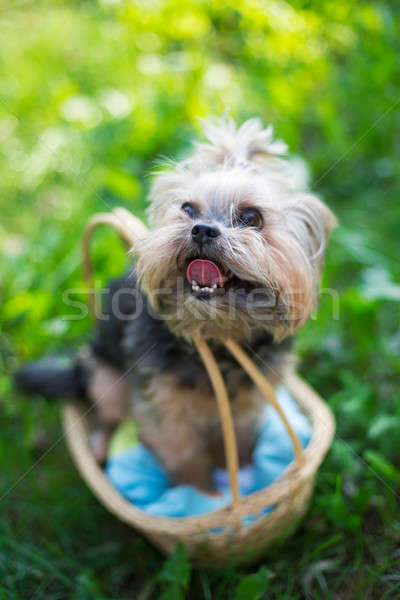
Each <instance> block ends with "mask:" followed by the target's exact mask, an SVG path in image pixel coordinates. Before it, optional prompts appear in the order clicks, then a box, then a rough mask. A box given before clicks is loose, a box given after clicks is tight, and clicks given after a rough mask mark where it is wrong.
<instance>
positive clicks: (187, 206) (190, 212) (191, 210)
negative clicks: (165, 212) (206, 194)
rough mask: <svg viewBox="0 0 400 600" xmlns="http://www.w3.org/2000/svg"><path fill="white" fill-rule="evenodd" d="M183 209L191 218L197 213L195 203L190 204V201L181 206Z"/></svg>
mask: <svg viewBox="0 0 400 600" xmlns="http://www.w3.org/2000/svg"><path fill="white" fill-rule="evenodd" d="M181 208H182V210H183V212H184V213H186V214H187V216H188V217H190V218H191V219H194V218H195V217H196V215H197V212H196V209H195V207H194V206H193V204H190V202H184V203H183V204H182V206H181Z"/></svg>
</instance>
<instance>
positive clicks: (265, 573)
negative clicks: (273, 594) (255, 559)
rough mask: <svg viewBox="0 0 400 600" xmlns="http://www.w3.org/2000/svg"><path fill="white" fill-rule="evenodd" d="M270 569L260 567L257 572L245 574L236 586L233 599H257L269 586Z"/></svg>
mask: <svg viewBox="0 0 400 600" xmlns="http://www.w3.org/2000/svg"><path fill="white" fill-rule="evenodd" d="M272 576H273V573H272V571H270V570H269V569H267V568H266V567H261V569H260V570H259V571H258V572H257V573H253V574H252V575H246V576H245V577H243V579H242V580H241V582H240V583H239V585H238V586H237V588H236V592H235V596H234V600H259V599H260V598H262V596H263V594H264V592H265V591H266V589H267V588H268V586H269V579H270V578H271V577H272Z"/></svg>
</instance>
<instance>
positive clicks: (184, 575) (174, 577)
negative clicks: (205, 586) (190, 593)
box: [157, 544, 192, 590]
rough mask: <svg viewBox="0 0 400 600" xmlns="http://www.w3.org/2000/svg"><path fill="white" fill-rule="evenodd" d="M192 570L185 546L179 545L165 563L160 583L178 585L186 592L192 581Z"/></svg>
mask: <svg viewBox="0 0 400 600" xmlns="http://www.w3.org/2000/svg"><path fill="white" fill-rule="evenodd" d="M191 569H192V567H191V564H190V559H189V556H188V554H187V552H186V549H185V547H184V546H183V544H179V545H178V546H177V548H176V550H175V552H174V553H173V554H171V556H170V557H169V558H167V560H166V561H165V563H164V566H163V568H162V570H161V571H160V573H159V574H158V577H157V578H158V580H159V581H160V582H165V583H170V584H174V585H175V584H176V585H178V586H181V587H182V588H183V589H184V590H186V589H187V588H188V585H189V581H190V575H191Z"/></svg>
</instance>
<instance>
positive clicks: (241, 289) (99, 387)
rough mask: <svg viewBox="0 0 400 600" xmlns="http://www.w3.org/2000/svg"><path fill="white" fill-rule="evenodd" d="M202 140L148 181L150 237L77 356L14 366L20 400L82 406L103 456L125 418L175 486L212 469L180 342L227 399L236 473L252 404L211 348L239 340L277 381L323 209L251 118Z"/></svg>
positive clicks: (299, 315) (213, 451) (211, 446)
mask: <svg viewBox="0 0 400 600" xmlns="http://www.w3.org/2000/svg"><path fill="white" fill-rule="evenodd" d="M205 135H206V138H207V140H208V142H207V143H202V144H196V145H195V146H194V148H193V151H192V152H191V154H190V155H189V157H188V158H186V159H185V160H183V161H182V162H178V163H169V164H167V165H165V168H164V169H162V170H160V172H159V173H158V174H156V176H155V180H154V183H153V186H152V189H151V194H150V199H151V206H150V211H149V216H150V224H151V230H150V231H149V233H148V235H146V236H145V237H144V238H143V239H140V240H138V243H137V246H136V248H135V249H134V250H135V251H137V252H138V255H139V260H138V263H137V266H136V270H133V271H132V272H130V273H128V274H127V275H125V276H124V277H122V278H121V279H119V280H117V281H113V282H112V283H111V284H110V287H109V289H108V290H107V294H106V300H105V307H104V311H103V314H102V315H101V317H100V318H99V320H98V323H97V327H96V331H95V336H94V340H93V342H92V344H91V346H90V351H89V353H88V355H87V356H85V357H80V358H79V359H77V360H76V362H75V363H74V364H73V365H72V366H71V367H70V368H68V369H62V368H59V367H57V366H56V365H54V364H53V363H48V362H39V363H33V364H31V365H26V366H25V367H23V368H22V369H21V370H20V371H19V372H18V373H17V382H18V383H19V385H20V386H21V387H23V388H24V389H26V390H29V391H31V392H40V393H43V394H47V395H69V396H73V397H76V398H87V399H89V400H90V401H91V402H92V403H93V404H94V405H95V406H96V409H97V421H98V429H97V431H96V432H95V434H94V435H93V436H92V443H93V448H94V450H95V452H96V455H97V457H98V458H99V460H104V458H105V454H106V448H107V442H108V439H109V435H110V434H111V432H112V430H113V429H114V428H115V426H116V425H117V424H118V423H119V422H120V421H121V419H123V418H124V417H126V416H127V415H128V414H130V415H132V414H133V416H134V417H135V419H136V421H137V422H138V424H139V427H140V437H141V440H142V441H143V442H144V443H145V444H146V445H147V446H148V447H150V448H151V449H152V450H153V451H154V453H155V454H156V455H157V456H158V458H159V460H160V461H161V462H162V464H163V465H164V466H165V468H166V469H167V471H168V472H169V474H170V476H171V478H172V480H173V481H174V482H175V483H187V484H193V485H195V486H197V487H199V488H201V489H204V490H211V487H212V484H211V481H212V479H211V471H212V468H213V466H221V465H223V464H224V456H223V442H222V432H221V427H220V422H219V416H218V411H217V407H216V403H215V399H214V395H213V392H212V389H211V385H210V382H209V379H208V376H207V373H206V371H205V368H204V366H203V364H202V362H201V359H200V358H199V356H198V354H197V351H196V349H195V348H194V346H193V345H192V343H191V341H190V338H191V336H192V335H193V334H196V333H199V334H201V335H203V336H204V337H205V338H206V339H208V340H209V343H210V345H211V348H212V350H213V352H214V354H215V357H216V359H217V361H218V363H219V366H220V368H221V370H222V374H223V376H224V379H225V381H226V384H227V388H228V393H229V397H230V401H231V406H232V412H233V417H234V423H235V428H236V434H237V439H238V446H239V458H240V463H241V465H245V464H247V463H249V462H250V460H251V453H252V449H253V446H254V442H255V439H256V435H257V430H258V423H259V417H260V413H261V411H262V409H263V406H264V402H265V401H264V399H263V397H262V396H261V395H260V393H259V392H258V390H257V389H256V387H255V386H254V384H253V382H252V381H251V380H250V379H249V378H248V376H247V375H246V373H245V372H244V371H243V370H242V369H241V368H240V367H239V366H238V364H237V363H236V362H235V360H234V359H233V357H232V356H231V355H230V354H229V353H228V351H227V350H226V349H225V347H224V346H223V344H222V343H221V340H222V339H224V338H228V337H229V338H233V339H235V340H236V341H238V342H239V343H241V344H243V345H244V347H245V348H246V350H247V351H248V352H250V354H251V356H252V358H253V359H254V360H255V362H256V364H257V366H258V367H259V368H261V369H262V370H263V372H264V373H265V375H266V377H267V378H268V380H269V381H270V382H271V383H272V384H273V385H274V386H276V385H278V384H279V383H280V381H281V380H282V377H283V376H284V372H285V369H286V368H288V367H289V365H290V364H291V362H292V358H291V354H290V346H291V339H292V335H293V333H294V332H295V331H296V330H297V329H298V328H299V327H300V326H301V325H303V324H304V323H305V322H306V320H307V319H308V317H309V315H310V312H311V310H312V308H313V306H314V305H315V301H316V296H317V292H318V281H319V277H320V272H321V267H322V264H323V258H324V251H325V247H326V243H327V240H328V236H329V233H330V231H331V229H332V227H333V226H334V225H335V218H334V216H333V214H332V212H331V211H330V210H329V209H328V208H327V207H326V206H325V205H324V204H323V203H322V202H321V201H320V200H319V199H318V198H317V197H316V196H314V195H313V194H311V193H308V192H305V191H301V190H299V189H297V188H296V183H295V181H293V174H292V173H291V168H290V164H289V163H288V162H286V161H285V160H283V159H282V158H281V157H280V155H282V154H284V152H285V150H286V147H285V145H284V144H283V142H281V141H279V140H273V131H272V127H268V128H267V129H263V128H262V126H261V123H260V122H259V121H258V120H257V119H254V120H250V121H247V122H246V123H244V124H243V125H242V126H241V127H240V128H237V127H236V126H235V124H234V122H233V121H232V120H231V119H228V118H223V119H221V120H220V121H218V122H216V123H215V122H214V123H208V124H206V126H205Z"/></svg>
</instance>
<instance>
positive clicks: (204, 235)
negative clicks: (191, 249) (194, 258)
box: [192, 223, 221, 243]
mask: <svg viewBox="0 0 400 600" xmlns="http://www.w3.org/2000/svg"><path fill="white" fill-rule="evenodd" d="M219 235H221V232H220V230H219V229H218V227H215V226H214V225H203V224H202V223H200V224H198V225H195V226H194V227H193V229H192V240H193V241H194V242H198V243H202V242H209V241H210V240H213V239H214V238H216V237H218V236H219Z"/></svg>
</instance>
